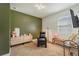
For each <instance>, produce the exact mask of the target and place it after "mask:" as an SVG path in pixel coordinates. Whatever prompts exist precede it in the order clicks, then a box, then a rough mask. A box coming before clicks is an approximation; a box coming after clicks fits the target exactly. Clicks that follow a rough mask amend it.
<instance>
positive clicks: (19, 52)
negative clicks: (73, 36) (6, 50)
mask: <svg viewBox="0 0 79 59" xmlns="http://www.w3.org/2000/svg"><path fill="white" fill-rule="evenodd" d="M68 54H69V53H68V49H66V55H68ZM63 55H64V53H63V47H61V46H59V45H56V44H51V43H47V48H44V47H37V46H36V43H35V42H31V43H26V44H24V45H19V46H15V47H12V48H11V56H63Z"/></svg>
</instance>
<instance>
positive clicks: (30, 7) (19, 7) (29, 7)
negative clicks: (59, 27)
mask: <svg viewBox="0 0 79 59" xmlns="http://www.w3.org/2000/svg"><path fill="white" fill-rule="evenodd" d="M35 4H39V3H11V4H10V8H11V9H12V10H16V11H19V12H22V13H25V14H29V15H32V16H35V17H39V18H43V17H45V16H48V15H50V14H53V13H56V12H59V11H61V10H64V9H66V8H68V7H71V6H73V5H75V3H41V4H42V5H44V6H45V8H44V9H41V10H38V9H37V8H36V7H35Z"/></svg>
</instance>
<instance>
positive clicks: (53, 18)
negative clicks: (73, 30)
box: [42, 4, 79, 33]
mask: <svg viewBox="0 0 79 59" xmlns="http://www.w3.org/2000/svg"><path fill="white" fill-rule="evenodd" d="M69 9H70V8H67V9H65V10H62V11H60V12H57V13H55V14H51V15H49V16H47V17H44V18H42V30H43V31H45V30H46V29H47V28H49V29H50V30H51V31H52V33H53V32H57V31H58V27H57V21H58V19H59V18H61V17H63V16H70V11H69ZM71 9H73V11H74V13H75V14H77V15H78V17H79V4H77V5H75V6H73V7H71Z"/></svg>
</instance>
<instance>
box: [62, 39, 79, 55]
mask: <svg viewBox="0 0 79 59" xmlns="http://www.w3.org/2000/svg"><path fill="white" fill-rule="evenodd" d="M63 47H64V56H65V48H68V49H69V54H70V56H73V53H72V52H70V50H71V48H75V49H78V56H79V46H78V44H77V43H75V42H74V41H72V40H65V41H64V45H63Z"/></svg>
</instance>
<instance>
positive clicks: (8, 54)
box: [2, 53, 10, 56]
mask: <svg viewBox="0 0 79 59" xmlns="http://www.w3.org/2000/svg"><path fill="white" fill-rule="evenodd" d="M2 56H10V53H7V54H4V55H2Z"/></svg>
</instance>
